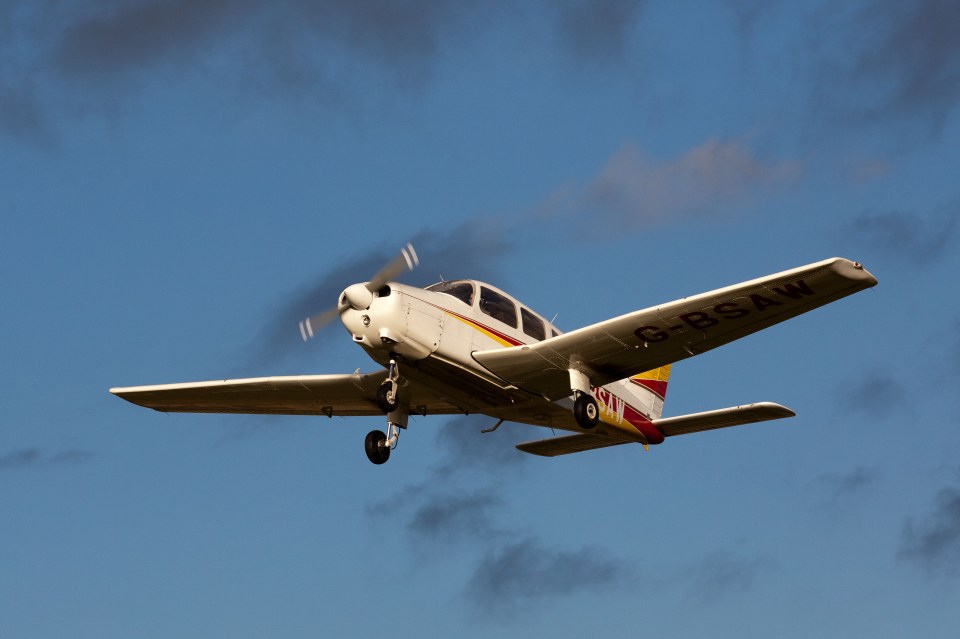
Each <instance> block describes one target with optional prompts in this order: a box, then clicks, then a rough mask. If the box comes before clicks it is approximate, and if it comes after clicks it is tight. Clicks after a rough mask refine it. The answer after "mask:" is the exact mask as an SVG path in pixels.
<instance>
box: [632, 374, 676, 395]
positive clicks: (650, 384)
mask: <svg viewBox="0 0 960 639" xmlns="http://www.w3.org/2000/svg"><path fill="white" fill-rule="evenodd" d="M630 381H631V382H633V383H634V384H636V385H637V386H643V387H644V388H646V389H647V390H649V391H651V392H653V393H656V394H657V395H659V396H660V399H663V398H664V397H666V395H667V382H664V381H661V380H658V379H636V378H635V377H631V378H630Z"/></svg>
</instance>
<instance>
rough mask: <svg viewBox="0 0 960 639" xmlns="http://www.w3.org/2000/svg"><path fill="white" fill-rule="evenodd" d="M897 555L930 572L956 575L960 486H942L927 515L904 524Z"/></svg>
mask: <svg viewBox="0 0 960 639" xmlns="http://www.w3.org/2000/svg"><path fill="white" fill-rule="evenodd" d="M899 557H900V558H901V559H906V560H908V561H913V562H916V563H918V564H919V565H920V566H922V567H923V568H924V569H925V570H926V571H927V572H928V574H931V575H942V576H949V577H955V576H956V575H957V574H958V572H960V488H957V487H955V486H950V487H947V488H944V489H942V490H941V491H940V492H939V493H938V494H937V497H936V499H935V500H934V504H933V507H932V508H931V509H930V511H929V512H928V513H927V514H926V515H924V516H923V517H919V518H916V519H909V520H908V521H907V522H906V523H905V524H904V527H903V532H902V535H901V541H900V550H899Z"/></svg>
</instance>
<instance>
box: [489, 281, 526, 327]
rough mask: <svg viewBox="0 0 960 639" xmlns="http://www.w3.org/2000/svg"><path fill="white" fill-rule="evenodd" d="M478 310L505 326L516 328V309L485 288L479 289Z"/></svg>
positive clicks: (501, 296)
mask: <svg viewBox="0 0 960 639" xmlns="http://www.w3.org/2000/svg"><path fill="white" fill-rule="evenodd" d="M480 310H481V311H483V312H484V313H486V314H487V315H489V316H490V317H492V318H494V319H498V320H500V321H501V322H503V323H504V324H506V325H507V326H512V327H513V328H516V327H517V307H516V306H514V305H513V301H512V300H511V299H510V298H509V297H507V296H505V295H501V294H500V293H497V292H496V291H493V290H490V289H489V288H487V287H486V286H481V287H480Z"/></svg>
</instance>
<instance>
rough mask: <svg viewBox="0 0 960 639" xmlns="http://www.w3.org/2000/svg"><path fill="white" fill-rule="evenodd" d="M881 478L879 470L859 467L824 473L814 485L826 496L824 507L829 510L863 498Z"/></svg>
mask: <svg viewBox="0 0 960 639" xmlns="http://www.w3.org/2000/svg"><path fill="white" fill-rule="evenodd" d="M879 478H880V470H879V469H877V468H867V467H865V466H857V467H856V468H854V469H852V470H849V471H844V472H837V473H823V474H821V475H819V476H818V477H817V478H816V480H815V482H814V483H815V485H816V486H817V488H819V489H820V492H821V493H822V494H823V496H824V505H825V506H827V507H828V509H833V508H835V507H838V506H840V505H841V504H843V505H846V504H849V502H850V500H852V499H856V498H859V497H862V496H863V495H864V494H866V493H867V492H868V491H869V490H870V489H872V488H873V487H874V486H876V484H877V482H878V481H879Z"/></svg>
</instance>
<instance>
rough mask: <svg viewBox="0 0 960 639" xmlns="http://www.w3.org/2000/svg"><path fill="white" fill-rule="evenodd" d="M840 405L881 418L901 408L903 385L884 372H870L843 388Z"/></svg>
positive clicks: (903, 392) (903, 393)
mask: <svg viewBox="0 0 960 639" xmlns="http://www.w3.org/2000/svg"><path fill="white" fill-rule="evenodd" d="M842 393H843V394H842V395H841V403H842V404H843V406H845V407H846V408H847V409H849V410H853V411H858V412H863V413H865V414H867V415H871V416H873V417H882V416H884V415H887V414H889V413H890V412H891V411H895V410H898V409H901V408H902V401H901V400H902V398H903V397H904V396H905V391H904V383H903V382H902V381H901V380H899V379H895V378H894V377H893V376H892V375H890V374H888V373H886V372H885V371H871V372H866V373H864V374H863V375H862V376H861V377H860V378H858V379H857V380H855V381H853V382H852V383H850V384H848V385H846V386H845V388H844V390H843V391H842Z"/></svg>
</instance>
